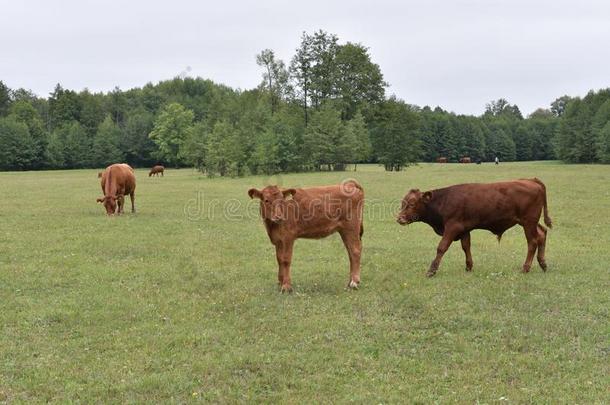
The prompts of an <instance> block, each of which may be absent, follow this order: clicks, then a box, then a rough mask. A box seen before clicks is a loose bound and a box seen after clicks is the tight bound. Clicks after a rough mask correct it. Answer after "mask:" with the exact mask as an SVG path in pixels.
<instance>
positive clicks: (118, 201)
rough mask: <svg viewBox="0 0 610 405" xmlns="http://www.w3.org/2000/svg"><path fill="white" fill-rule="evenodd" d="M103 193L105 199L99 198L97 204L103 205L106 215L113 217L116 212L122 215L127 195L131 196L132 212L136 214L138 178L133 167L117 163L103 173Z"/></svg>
mask: <svg viewBox="0 0 610 405" xmlns="http://www.w3.org/2000/svg"><path fill="white" fill-rule="evenodd" d="M101 186H102V192H103V193H104V198H98V199H97V202H99V203H103V204H104V208H106V214H108V215H113V214H114V213H115V212H116V213H117V214H121V213H122V212H123V206H124V205H125V195H126V194H129V197H130V199H131V212H136V207H135V204H134V199H135V196H134V194H135V191H136V177H135V176H134V174H133V169H132V168H131V166H129V165H128V164H125V163H115V164H113V165H110V166H108V167H107V168H106V170H104V171H103V172H102V181H101Z"/></svg>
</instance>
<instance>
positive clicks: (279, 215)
mask: <svg viewBox="0 0 610 405" xmlns="http://www.w3.org/2000/svg"><path fill="white" fill-rule="evenodd" d="M294 193H296V190H295V189H294V188H287V189H283V190H282V189H280V188H279V187H277V186H267V187H265V188H264V189H262V190H257V189H255V188H251V189H250V190H248V195H249V196H250V198H258V199H260V200H261V215H262V217H263V219H265V220H269V221H271V222H273V223H274V224H279V223H281V222H282V221H283V220H285V219H286V218H285V214H286V198H287V197H288V196H293V195H294Z"/></svg>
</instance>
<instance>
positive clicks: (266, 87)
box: [0, 31, 610, 176]
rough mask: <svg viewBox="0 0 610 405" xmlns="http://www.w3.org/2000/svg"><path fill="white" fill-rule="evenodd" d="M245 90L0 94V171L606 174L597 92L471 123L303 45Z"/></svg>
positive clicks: (269, 64)
mask: <svg viewBox="0 0 610 405" xmlns="http://www.w3.org/2000/svg"><path fill="white" fill-rule="evenodd" d="M256 63H257V64H258V65H259V66H260V68H261V73H262V75H261V83H260V85H259V86H258V87H257V88H254V89H250V90H237V89H232V88H230V87H228V86H224V85H220V84H217V83H214V82H213V81H211V80H205V79H202V78H191V77H183V78H174V79H172V80H167V81H161V82H159V83H157V84H152V83H148V84H146V85H145V86H144V87H141V88H134V89H130V90H125V91H123V90H121V89H119V88H115V89H114V90H112V91H110V92H107V93H92V92H90V91H88V90H87V89H85V90H82V91H80V92H76V91H73V90H68V89H64V88H63V87H62V86H61V85H59V84H58V85H57V86H56V87H55V89H54V91H53V92H52V93H51V94H50V95H49V96H48V97H47V98H43V97H39V96H37V95H35V94H33V93H32V92H31V91H28V90H25V89H10V88H8V87H7V86H6V85H5V84H4V83H3V82H1V81H0V170H37V169H70V168H90V167H104V166H106V165H108V164H110V163H114V162H127V163H129V164H131V165H134V166H136V167H138V166H149V165H152V164H154V163H164V164H166V165H170V166H176V167H183V166H194V167H196V168H197V169H199V170H201V171H202V172H204V173H206V174H207V175H209V176H217V175H218V176H241V175H246V174H257V173H267V174H270V173H278V172H294V171H308V170H309V171H314V170H345V169H346V168H347V166H348V164H350V165H351V166H350V167H355V164H356V163H364V162H369V163H379V164H382V165H383V166H384V167H385V168H386V170H390V171H392V170H401V169H402V168H404V167H405V166H407V165H409V164H412V163H414V162H417V161H435V160H436V159H437V158H438V157H441V156H443V157H447V158H448V159H449V160H450V161H457V160H458V159H459V158H460V157H462V156H469V157H471V158H472V159H473V160H478V159H481V160H484V161H490V160H493V159H494V158H495V157H496V156H497V157H499V158H500V159H501V160H503V161H513V160H545V159H561V160H564V161H566V162H571V163H592V162H596V163H610V89H603V90H599V91H597V92H594V91H591V92H590V93H589V94H587V95H586V96H585V97H584V98H579V97H568V96H563V97H560V98H558V99H556V100H555V101H553V102H552V103H551V104H550V105H549V108H548V109H545V108H540V109H538V110H536V111H535V112H534V113H532V114H530V115H529V116H528V117H523V116H522V114H521V112H520V110H519V108H518V107H517V106H516V105H511V104H510V103H509V102H508V101H506V100H505V99H498V100H495V101H492V102H490V103H489V104H487V105H486V108H485V112H484V113H483V114H482V115H481V116H470V115H457V114H454V113H452V112H448V111H445V110H443V109H441V108H440V107H436V108H430V107H428V106H426V107H423V108H421V107H418V106H415V105H412V104H408V103H406V102H405V101H403V100H400V99H398V98H396V97H395V96H388V95H387V94H386V88H387V86H388V85H387V83H386V82H385V81H384V78H383V74H382V72H381V70H380V68H379V66H378V65H377V64H375V63H374V62H373V61H372V60H371V56H370V53H369V50H368V48H366V47H365V46H363V45H361V44H357V43H351V42H346V43H341V42H340V41H339V38H338V37H337V36H336V35H333V34H330V33H327V32H324V31H317V32H314V33H313V34H308V33H303V35H302V37H301V43H300V45H299V47H298V48H297V49H296V51H295V54H294V55H293V57H292V59H291V60H290V62H289V63H288V64H285V63H284V62H283V61H282V60H280V59H278V58H277V57H276V56H275V54H274V52H273V51H272V50H269V49H266V50H263V51H262V52H260V54H258V55H257V56H256Z"/></svg>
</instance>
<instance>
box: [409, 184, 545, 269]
mask: <svg viewBox="0 0 610 405" xmlns="http://www.w3.org/2000/svg"><path fill="white" fill-rule="evenodd" d="M542 211H544V223H545V224H546V225H547V226H548V227H549V228H551V227H552V224H551V218H550V217H549V212H548V208H547V204H546V187H545V186H544V183H542V182H541V181H540V180H538V179H536V178H534V179H523V180H515V181H507V182H502V183H490V184H476V183H474V184H460V185H456V186H450V187H446V188H441V189H437V190H432V191H426V192H424V193H422V192H421V191H419V190H417V189H413V190H410V191H409V192H408V193H407V195H406V196H405V197H404V199H403V200H402V209H401V211H400V213H399V215H398V219H397V221H398V223H399V224H401V225H405V224H410V223H412V222H417V221H421V222H424V223H426V224H428V225H430V226H431V227H432V229H434V232H436V233H437V234H438V235H440V236H442V239H441V241H440V243H439V244H438V248H437V254H436V258H435V259H434V260H433V261H432V264H431V265H430V269H429V270H428V273H427V275H428V276H429V277H431V276H433V275H434V274H435V273H436V271H437V270H438V266H439V264H440V262H441V259H442V257H443V255H444V254H445V252H446V251H447V249H449V246H450V245H451V243H452V242H453V241H457V240H460V241H461V242H462V249H463V250H464V253H465V255H466V270H467V271H470V270H472V256H471V254H470V231H472V230H474V229H486V230H488V231H490V232H492V233H494V234H496V235H497V236H498V241H499V240H500V238H501V237H502V234H503V233H504V232H505V231H506V230H507V229H509V228H511V227H513V226H514V225H516V224H519V225H521V226H522V227H523V229H524V231H525V238H526V239H527V258H526V259H525V263H524V264H523V272H524V273H527V272H528V271H529V270H530V268H531V266H532V260H533V259H534V253H536V250H538V256H537V258H538V264H540V267H541V268H542V270H544V271H546V262H545V258H544V250H545V246H546V233H547V230H546V228H545V227H543V226H542V225H539V224H538V221H539V219H540V214H541V212H542Z"/></svg>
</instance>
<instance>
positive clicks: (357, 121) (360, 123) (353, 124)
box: [345, 112, 372, 171]
mask: <svg viewBox="0 0 610 405" xmlns="http://www.w3.org/2000/svg"><path fill="white" fill-rule="evenodd" d="M345 131H346V134H347V135H346V136H347V138H346V141H345V142H346V143H347V144H348V145H351V148H352V150H351V156H350V159H349V161H351V162H353V163H354V171H356V168H357V164H358V162H366V161H367V160H368V159H369V158H370V156H371V152H372V146H371V138H370V136H369V130H368V128H367V126H366V122H365V121H364V117H363V116H362V114H360V113H359V112H358V113H356V115H355V116H354V118H352V119H351V120H349V121H347V122H346V123H345Z"/></svg>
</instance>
